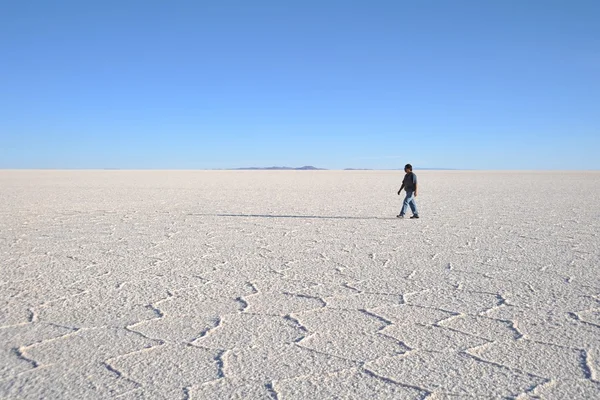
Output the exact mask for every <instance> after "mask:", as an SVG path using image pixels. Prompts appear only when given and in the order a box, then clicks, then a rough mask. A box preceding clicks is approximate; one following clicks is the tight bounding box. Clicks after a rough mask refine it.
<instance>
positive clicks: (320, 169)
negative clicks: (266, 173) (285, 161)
mask: <svg viewBox="0 0 600 400" xmlns="http://www.w3.org/2000/svg"><path fill="white" fill-rule="evenodd" d="M235 170H252V171H255V170H277V171H323V170H325V168H317V167H313V166H312V165H305V166H304V167H299V168H294V167H246V168H235Z"/></svg>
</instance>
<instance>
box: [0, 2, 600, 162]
mask: <svg viewBox="0 0 600 400" xmlns="http://www.w3.org/2000/svg"><path fill="white" fill-rule="evenodd" d="M598 21H600V1H597V0H589V1H585V0H576V1H566V0H527V1H524V0H502V1H500V0H498V1H481V0H472V1H462V0H436V1H434V0H420V1H414V0H411V1H403V0H389V1H366V0H365V1H358V0H357V1H347V0H343V1H342V0H318V1H317V0H301V1H296V0H290V1H281V0H273V1H264V0H254V1H247V0H239V1H231V0H223V1H202V0H197V1H173V2H169V1H164V0H161V1H158V0H143V1H132V0H126V1H107V0H104V1H95V2H90V1H80V0H76V1H3V2H1V3H0V54H2V57H1V61H0V168H133V169H135V168H165V169H167V168H176V169H204V168H230V167H243V166H270V165H289V166H301V165H315V166H319V167H324V168H346V167H355V168H358V167H364V168H384V169H387V168H399V167H402V166H403V165H404V164H405V163H406V162H411V163H412V164H413V165H415V167H447V168H468V169H600V156H599V154H600V23H599V22H598Z"/></svg>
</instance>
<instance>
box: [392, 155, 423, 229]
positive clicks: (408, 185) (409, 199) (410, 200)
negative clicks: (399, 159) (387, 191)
mask: <svg viewBox="0 0 600 400" xmlns="http://www.w3.org/2000/svg"><path fill="white" fill-rule="evenodd" d="M404 172H405V173H406V175H404V180H403V181H402V186H401V187H400V190H398V196H400V193H401V192H402V189H404V190H406V197H405V198H404V203H402V210H400V214H398V215H396V217H397V218H404V214H406V209H407V208H408V206H410V209H411V211H412V213H413V216H412V217H410V218H411V219H416V218H419V212H418V211H417V203H415V197H417V175H415V173H414V172H413V170H412V165H410V164H406V165H405V166H404Z"/></svg>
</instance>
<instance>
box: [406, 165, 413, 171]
mask: <svg viewBox="0 0 600 400" xmlns="http://www.w3.org/2000/svg"><path fill="white" fill-rule="evenodd" d="M404 169H409V170H411V171H412V165H410V164H406V165H405V166H404Z"/></svg>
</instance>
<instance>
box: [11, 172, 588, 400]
mask: <svg viewBox="0 0 600 400" xmlns="http://www.w3.org/2000/svg"><path fill="white" fill-rule="evenodd" d="M417 174H418V176H419V184H420V193H419V197H418V199H417V201H418V206H419V207H420V213H421V217H422V218H421V219H420V220H408V219H406V220H397V219H395V218H394V216H395V215H396V214H398V210H399V206H400V203H401V198H400V197H398V196H397V195H396V191H397V189H398V186H399V184H400V181H401V179H402V173H401V172H375V171H373V172H371V171H361V172H341V171H339V172H324V171H318V172H306V171H299V172H266V171H259V172H241V171H240V172H231V171H230V172H227V171H223V172H191V171H190V172H181V171H172V172H159V171H145V172H144V171H142V172H122V171H62V172H61V171H0V398H3V399H16V398H19V399H40V398H45V399H58V398H61V399H63V398H64V399H94V398H115V397H118V398H123V399H162V398H165V399H183V398H196V399H213V398H224V399H225V398H243V399H253V398H267V399H268V398H278V399H326V398H356V399H365V398H377V399H419V398H431V399H450V398H467V397H474V398H519V399H532V398H549V399H593V398H600V383H599V380H600V236H599V235H600V173H598V172H570V173H566V172H565V173H561V172H548V173H539V172H538V173H532V172H510V173H508V172H502V173H500V172H450V171H449V172H428V171H421V172H419V171H417Z"/></svg>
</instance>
